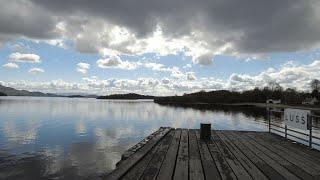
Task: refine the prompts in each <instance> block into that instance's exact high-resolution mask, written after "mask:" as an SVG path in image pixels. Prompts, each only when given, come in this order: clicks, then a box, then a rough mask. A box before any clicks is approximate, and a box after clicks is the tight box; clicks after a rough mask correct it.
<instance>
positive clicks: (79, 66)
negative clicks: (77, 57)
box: [77, 62, 90, 74]
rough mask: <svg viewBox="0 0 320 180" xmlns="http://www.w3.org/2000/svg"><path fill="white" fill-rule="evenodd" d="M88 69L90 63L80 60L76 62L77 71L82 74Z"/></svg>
mask: <svg viewBox="0 0 320 180" xmlns="http://www.w3.org/2000/svg"><path fill="white" fill-rule="evenodd" d="M89 69H90V64H88V63H84V62H80V63H78V64H77V71H78V72H80V73H82V74H87V72H88V70H89Z"/></svg>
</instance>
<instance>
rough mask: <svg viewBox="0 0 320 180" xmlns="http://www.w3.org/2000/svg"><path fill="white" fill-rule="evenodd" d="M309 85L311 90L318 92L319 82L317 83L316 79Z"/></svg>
mask: <svg viewBox="0 0 320 180" xmlns="http://www.w3.org/2000/svg"><path fill="white" fill-rule="evenodd" d="M310 85H311V89H312V90H317V91H319V89H320V81H319V80H318V79H314V80H312V81H311V83H310Z"/></svg>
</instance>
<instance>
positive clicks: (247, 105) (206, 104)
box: [154, 100, 320, 112]
mask: <svg viewBox="0 0 320 180" xmlns="http://www.w3.org/2000/svg"><path fill="white" fill-rule="evenodd" d="M154 102H155V103H158V104H161V105H174V106H182V107H217V106H236V107H258V108H280V109H284V108H294V109H305V110H312V111H318V112H320V107H319V106H317V107H315V106H302V105H286V104H271V103H250V102H247V103H202V102H198V103H170V102H163V101H162V102H158V101H156V100H155V101H154Z"/></svg>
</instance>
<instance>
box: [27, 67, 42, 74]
mask: <svg viewBox="0 0 320 180" xmlns="http://www.w3.org/2000/svg"><path fill="white" fill-rule="evenodd" d="M28 72H29V73H31V74H39V73H43V72H44V70H43V69H41V68H31V69H30V70H29V71H28Z"/></svg>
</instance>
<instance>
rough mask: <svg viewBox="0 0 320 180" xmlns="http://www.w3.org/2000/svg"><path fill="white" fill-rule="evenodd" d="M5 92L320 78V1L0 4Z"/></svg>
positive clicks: (47, 0)
mask: <svg viewBox="0 0 320 180" xmlns="http://www.w3.org/2000/svg"><path fill="white" fill-rule="evenodd" d="M0 3H1V4H2V6H1V7H0V84H2V85H5V86H10V87H14V88H17V89H25V90H30V91H42V92H51V93H87V94H98V95H104V94H114V93H129V92H135V93H141V94H150V95H176V94H178V95H180V94H183V93H190V92H196V91H200V90H205V91H211V90H221V89H225V90H234V91H243V90H248V89H252V88H254V87H260V88H261V87H264V86H266V85H267V84H268V83H269V82H271V81H272V82H277V83H279V84H280V85H281V86H283V87H284V88H295V89H297V90H300V91H309V90H310V82H311V80H312V79H315V78H320V35H319V34H320V11H319V9H320V2H319V1H316V0H304V1H301V0H282V1H278V0H269V1H265V0H255V1H251V0H242V1H234V0H224V1H221V0H203V1H201V2H199V1H193V0H183V1H182V0H162V1H153V0H137V1H132V0H108V1H105V0H68V1H65V0H54V1H52V0H10V1H7V0H0Z"/></svg>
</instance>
